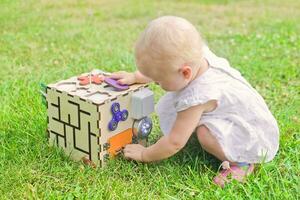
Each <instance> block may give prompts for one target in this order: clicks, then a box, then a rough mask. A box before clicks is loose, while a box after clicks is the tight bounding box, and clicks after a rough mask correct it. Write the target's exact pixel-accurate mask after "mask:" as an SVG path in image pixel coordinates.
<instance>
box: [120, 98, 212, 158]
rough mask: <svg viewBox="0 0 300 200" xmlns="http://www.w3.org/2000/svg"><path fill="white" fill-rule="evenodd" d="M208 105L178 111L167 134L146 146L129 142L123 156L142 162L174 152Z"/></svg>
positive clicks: (185, 139) (194, 126) (179, 147)
mask: <svg viewBox="0 0 300 200" xmlns="http://www.w3.org/2000/svg"><path fill="white" fill-rule="evenodd" d="M210 107H211V104H207V103H206V104H203V105H197V106H193V107H191V108H189V109H187V110H184V111H181V112H179V113H178V114H177V118H176V121H175V124H174V126H173V128H172V130H171V132H170V134H169V135H166V136H163V137H161V138H160V139H159V140H158V141H157V142H156V143H155V144H154V145H152V146H149V147H147V148H146V147H143V146H141V145H137V144H129V145H127V146H126V147H125V149H124V154H125V157H127V158H130V159H134V160H138V161H142V162H151V161H157V160H162V159H165V158H168V157H170V156H172V155H174V154H176V153H177V152H178V151H179V150H180V149H182V148H183V147H184V146H185V144H186V143H187V141H188V139H189V138H190V136H191V135H192V133H193V131H194V130H195V128H196V127H197V125H198V123H199V119H200V117H201V115H202V113H203V112H205V111H207V110H208V109H209V108H210Z"/></svg>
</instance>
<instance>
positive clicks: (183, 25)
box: [135, 16, 203, 70]
mask: <svg viewBox="0 0 300 200" xmlns="http://www.w3.org/2000/svg"><path fill="white" fill-rule="evenodd" d="M202 47H203V42H202V39H201V36H200V34H199V32H198V31H197V30H196V28H195V27H194V26H193V25H192V24H191V23H190V22H189V21H187V20H186V19H183V18H181V17H175V16H163V17H159V18H157V19H154V20H153V21H151V22H150V23H149V25H148V27H147V28H146V30H145V31H144V32H143V33H142V34H141V35H140V38H139V39H138V41H137V43H136V45H135V58H136V64H137V66H138V67H149V66H154V65H158V66H160V68H161V70H164V68H166V67H167V66H168V67H172V68H173V69H175V70H176V69H178V68H179V67H181V66H182V65H189V66H191V67H192V68H196V67H199V66H200V65H201V60H202Z"/></svg>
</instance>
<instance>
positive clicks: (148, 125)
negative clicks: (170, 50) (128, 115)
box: [133, 117, 152, 139]
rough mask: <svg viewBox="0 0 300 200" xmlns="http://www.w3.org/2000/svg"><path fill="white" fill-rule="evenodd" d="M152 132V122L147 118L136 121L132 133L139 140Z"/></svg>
mask: <svg viewBox="0 0 300 200" xmlns="http://www.w3.org/2000/svg"><path fill="white" fill-rule="evenodd" d="M151 130H152V120H151V118H149V117H144V118H142V119H140V120H136V121H135V122H134V124H133V133H134V135H135V136H137V137H138V138H140V139H144V138H147V137H148V136H149V134H150V133H151Z"/></svg>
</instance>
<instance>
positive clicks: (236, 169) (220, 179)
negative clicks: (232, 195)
mask: <svg viewBox="0 0 300 200" xmlns="http://www.w3.org/2000/svg"><path fill="white" fill-rule="evenodd" d="M221 166H222V168H223V169H222V170H221V172H220V173H219V174H218V175H217V176H216V177H215V178H214V180H213V181H214V183H215V184H217V185H218V186H220V187H222V188H223V187H224V186H225V183H229V182H230V181H231V180H230V179H228V178H227V176H229V175H230V174H231V178H232V179H235V180H237V181H239V182H245V179H246V176H248V175H249V174H251V173H252V172H253V170H254V165H253V164H243V166H238V165H232V166H230V165H229V162H228V161H224V162H223V163H222V164H221ZM246 167H247V168H246ZM245 168H246V169H245Z"/></svg>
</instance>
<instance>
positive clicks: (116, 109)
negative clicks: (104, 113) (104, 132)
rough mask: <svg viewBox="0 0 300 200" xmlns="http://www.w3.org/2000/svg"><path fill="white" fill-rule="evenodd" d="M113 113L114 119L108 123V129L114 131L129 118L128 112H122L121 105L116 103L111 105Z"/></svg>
mask: <svg viewBox="0 0 300 200" xmlns="http://www.w3.org/2000/svg"><path fill="white" fill-rule="evenodd" d="M110 110H111V113H112V115H113V117H112V119H111V120H110V122H109V123H108V129H109V130H110V131H114V130H116V129H117V127H118V123H119V122H120V121H125V120H126V119H127V118H128V110H126V109H124V110H122V111H120V104H119V103H117V102H115V103H113V104H112V105H111V108H110Z"/></svg>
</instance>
